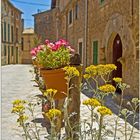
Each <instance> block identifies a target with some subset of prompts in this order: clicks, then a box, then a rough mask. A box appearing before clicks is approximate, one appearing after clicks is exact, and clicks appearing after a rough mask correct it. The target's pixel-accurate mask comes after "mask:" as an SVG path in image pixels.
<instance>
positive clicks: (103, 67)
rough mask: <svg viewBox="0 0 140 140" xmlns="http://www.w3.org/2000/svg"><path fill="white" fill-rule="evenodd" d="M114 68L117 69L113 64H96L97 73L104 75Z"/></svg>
mask: <svg viewBox="0 0 140 140" xmlns="http://www.w3.org/2000/svg"><path fill="white" fill-rule="evenodd" d="M116 69H117V67H116V66H115V65H114V64H106V65H102V64H101V65H97V72H98V75H106V74H109V73H111V72H112V71H113V70H116Z"/></svg>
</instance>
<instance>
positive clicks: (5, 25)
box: [4, 22, 6, 41]
mask: <svg viewBox="0 0 140 140" xmlns="http://www.w3.org/2000/svg"><path fill="white" fill-rule="evenodd" d="M4 41H6V22H4Z"/></svg>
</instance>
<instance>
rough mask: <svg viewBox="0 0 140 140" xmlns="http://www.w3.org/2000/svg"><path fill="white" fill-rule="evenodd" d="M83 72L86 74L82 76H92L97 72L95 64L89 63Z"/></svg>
mask: <svg viewBox="0 0 140 140" xmlns="http://www.w3.org/2000/svg"><path fill="white" fill-rule="evenodd" d="M85 72H86V74H85V76H84V78H91V77H94V76H95V75H96V74H97V70H96V66H94V65H90V66H89V67H87V68H86V70H85Z"/></svg>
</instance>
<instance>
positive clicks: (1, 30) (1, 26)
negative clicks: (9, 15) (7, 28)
mask: <svg viewBox="0 0 140 140" xmlns="http://www.w3.org/2000/svg"><path fill="white" fill-rule="evenodd" d="M1 40H2V41H3V24H1Z"/></svg>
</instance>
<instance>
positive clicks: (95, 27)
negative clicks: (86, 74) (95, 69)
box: [87, 0, 139, 97]
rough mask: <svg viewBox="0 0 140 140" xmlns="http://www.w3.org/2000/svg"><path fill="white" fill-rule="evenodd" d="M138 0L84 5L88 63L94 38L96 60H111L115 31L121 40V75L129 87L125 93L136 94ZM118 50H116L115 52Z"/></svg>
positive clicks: (137, 82)
mask: <svg viewBox="0 0 140 140" xmlns="http://www.w3.org/2000/svg"><path fill="white" fill-rule="evenodd" d="M138 5H139V4H138V1H133V4H132V1H126V0H121V1H118V0H113V1H111V0H106V1H104V2H103V3H99V1H98V0H95V1H90V2H89V5H88V46H87V47H88V65H89V64H92V63H93V61H92V60H93V59H92V57H93V50H92V47H91V46H92V42H93V41H94V40H98V43H99V48H98V53H99V54H98V63H112V49H113V41H114V38H115V37H116V35H117V34H119V36H120V38H121V41H122V61H123V62H122V78H123V81H124V82H126V83H128V84H129V85H130V86H131V88H130V89H129V90H128V91H127V94H128V95H132V96H137V97H138V90H139V86H138V84H139V80H138V77H139V76H138V75H139V72H138V66H139V61H138V58H137V59H136V53H138V50H139V48H138V45H137V44H138V38H139V37H138V36H139V33H138V31H139V28H138ZM118 53H119V52H118Z"/></svg>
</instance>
